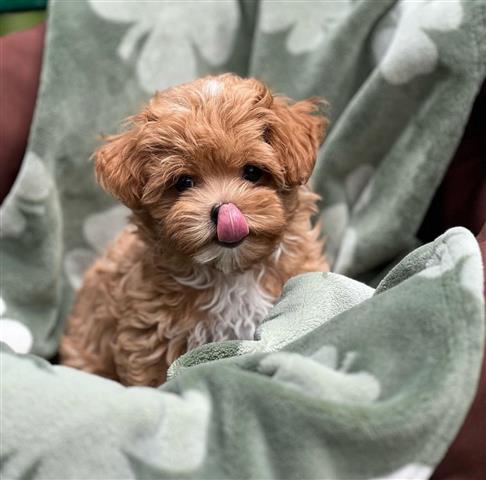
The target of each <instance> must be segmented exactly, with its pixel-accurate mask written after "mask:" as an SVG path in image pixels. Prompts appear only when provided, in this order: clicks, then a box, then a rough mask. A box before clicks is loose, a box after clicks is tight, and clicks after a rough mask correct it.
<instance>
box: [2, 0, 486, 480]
mask: <svg viewBox="0 0 486 480" xmlns="http://www.w3.org/2000/svg"><path fill="white" fill-rule="evenodd" d="M485 18H486V5H485V2H484V1H482V0H481V1H479V0H478V1H476V2H469V1H464V2H461V1H460V0H448V1H427V0H421V1H418V2H417V1H407V0H400V1H396V2H395V1H393V0H383V1H380V2H366V1H353V0H340V1H322V2H319V1H309V2H307V1H295V2H281V3H279V4H278V8H277V4H276V3H275V2H270V1H266V0H263V1H261V2H253V1H245V0H241V1H240V2H237V1H233V0H227V1H223V2H221V1H215V2H198V1H195V2H165V3H158V2H147V3H143V2H142V3H140V4H137V5H135V4H133V3H130V2H101V1H95V0H89V1H86V2H81V1H80V2H61V1H52V2H50V3H49V23H48V28H47V32H48V33H47V44H46V51H45V56H44V65H43V71H42V77H41V87H40V92H39V95H38V101H37V106H36V112H35V118H34V122H33V125H32V129H31V134H30V139H29V145H28V149H27V152H26V155H25V158H24V160H23V164H22V169H21V172H20V174H19V176H18V178H17V181H16V183H15V185H14V188H13V189H12V191H11V192H10V194H9V196H8V197H7V199H6V200H5V202H4V203H3V205H2V207H1V217H2V225H1V232H0V254H1V261H2V285H1V286H2V290H1V297H0V312H1V314H2V319H1V320H0V322H1V323H0V336H1V339H2V340H4V341H5V342H6V343H7V344H8V345H10V347H11V348H12V349H13V350H15V351H16V352H17V353H14V352H13V351H12V350H11V349H10V348H9V347H4V348H3V349H2V352H1V368H2V372H1V375H2V377H1V379H2V403H3V405H2V407H3V408H2V410H3V412H5V413H2V443H1V452H0V453H1V460H2V478H77V479H79V478H90V479H92V478H165V477H167V478H270V477H273V478H343V479H344V478H370V479H371V478H413V479H419V478H420V479H421V478H426V477H427V476H429V475H430V473H431V471H432V470H433V468H434V466H435V465H436V464H437V462H438V461H439V460H440V458H441V457H442V455H443V454H444V452H445V450H446V448H447V446H448V445H449V443H450V442H451V441H452V439H453V438H454V435H455V433H456V432H457V429H458V428H459V426H460V425H461V422H462V420H463V418H464V415H465V414H466V412H467V409H468V407H469V404H470V402H471V399H472V397H473V395H474V392H475V388H476V382H477V377H478V372H479V366H480V361H481V358H482V351H483V344H482V341H483V338H484V332H483V324H484V313H483V311H484V310H483V307H484V305H483V297H482V265H481V259H480V255H479V250H478V246H477V244H476V242H475V240H474V238H473V236H472V235H471V234H470V233H469V232H468V231H466V230H464V229H453V230H450V231H448V232H447V233H445V234H444V235H443V236H442V237H440V238H438V239H437V240H436V241H435V242H433V243H432V244H428V245H425V246H421V247H419V248H417V249H415V248H416V247H418V245H419V242H418V240H417V238H416V232H417V229H418V227H419V225H420V223H421V221H422V219H423V216H424V214H425V211H426V209H427V207H428V205H429V203H430V200H431V198H432V196H433V194H434V192H435V189H436V187H437V185H438V183H439V182H440V179H441V176H442V174H443V172H444V171H445V169H446V168H447V165H448V163H449V161H450V159H451V157H452V154H453V152H454V149H455V148H456V146H457V144H458V141H459V139H460V137H461V134H462V131H463V128H464V125H465V122H466V120H467V118H468V113H469V110H470V108H471V105H472V102H473V99H474V97H475V94H476V93H477V90H478V88H479V86H480V84H481V82H482V81H483V79H484V76H485V71H486V38H485V36H486V34H485V32H486V29H485V24H484V19H485ZM221 71H234V72H236V73H239V74H241V75H245V76H247V75H255V76H258V77H260V78H262V79H264V80H266V81H267V82H268V83H269V84H270V85H271V86H272V87H273V88H274V89H275V90H277V91H280V92H283V93H285V94H286V95H288V96H291V97H294V98H297V99H299V98H304V97H306V96H311V95H320V96H324V97H326V99H327V100H328V101H329V104H330V106H331V107H330V110H329V116H330V119H331V129H330V132H329V137H328V140H327V142H326V144H325V146H324V148H323V149H322V152H321V153H320V159H319V162H318V166H317V169H316V172H315V175H314V177H313V184H314V187H315V189H316V190H317V191H318V192H319V193H320V194H321V195H322V197H323V201H322V205H321V215H322V219H323V225H324V232H323V233H324V234H325V235H326V236H327V251H328V255H329V258H330V261H331V264H332V265H333V271H334V272H335V273H331V274H327V275H323V274H309V275H304V276H300V277H297V278H295V279H292V280H291V281H290V282H289V283H288V284H287V286H286V289H285V292H284V295H283V296H282V298H281V300H280V301H279V302H278V304H277V305H276V307H275V308H274V309H273V310H272V312H271V313H270V315H269V316H268V318H267V319H266V321H265V323H264V324H263V325H262V327H261V328H260V330H259V333H258V338H256V339H255V341H251V342H225V343H221V344H212V345H207V346H204V347H202V348H200V349H198V350H195V351H193V352H191V353H190V354H188V355H186V356H184V357H182V358H181V359H179V361H177V362H176V363H175V364H174V365H173V366H172V368H171V379H170V380H169V381H168V382H167V383H166V384H164V385H163V386H161V387H160V388H159V389H147V388H125V387H122V386H120V385H118V384H115V383H113V382H110V381H108V380H105V379H102V378H98V377H94V376H92V375H87V374H84V373H82V372H78V371H74V370H71V369H67V368H63V367H57V366H50V365H49V364H48V363H47V362H46V361H44V360H42V359H41V357H44V358H49V357H51V356H52V355H53V354H55V352H56V350H57V342H58V338H59V334H60V332H61V330H62V327H63V321H64V319H65V317H66V314H67V312H68V310H69V308H70V305H71V303H72V296H73V291H74V290H75V289H76V288H77V287H78V286H79V284H80V282H81V278H82V274H83V272H84V270H85V268H86V266H87V265H89V263H90V262H91V261H92V260H93V259H94V258H95V256H96V255H97V254H98V253H99V252H100V251H101V250H103V249H104V247H105V246H106V244H107V243H108V242H109V241H110V240H111V238H112V237H113V236H114V234H115V233H116V232H117V231H118V230H119V229H120V228H121V227H122V226H123V225H124V223H125V221H126V214H127V212H126V210H125V209H124V208H122V207H120V206H117V205H114V204H113V201H112V200H111V199H109V198H108V197H107V196H106V195H105V194H104V193H102V191H101V190H100V189H99V188H97V187H96V185H95V184H94V181H93V178H92V167H91V165H90V163H89V161H88V157H89V155H90V153H91V151H92V150H93V149H94V147H95V146H96V144H97V142H98V140H97V135H98V134H100V133H110V132H113V131H114V130H116V128H117V124H118V123H119V121H120V119H122V118H123V117H124V116H126V115H128V114H130V113H132V112H133V111H135V110H136V109H137V108H138V107H139V106H140V104H141V103H142V102H143V101H145V100H146V99H147V98H148V97H149V96H150V94H151V93H152V92H153V90H155V89H162V88H165V87H168V86H170V85H172V84H175V83H180V82H183V81H186V80H190V79H192V78H194V77H197V76H200V75H203V74H207V73H212V72H221ZM414 249H415V250H414ZM412 250H413V251H412ZM411 251H412V253H409V252H411ZM407 254H408V255H407ZM394 265H395V266H394ZM358 280H359V281H358ZM362 282H365V283H362ZM370 285H372V286H376V290H374V289H373V288H372V287H371V286H370ZM26 353H30V354H32V355H25V354H26Z"/></svg>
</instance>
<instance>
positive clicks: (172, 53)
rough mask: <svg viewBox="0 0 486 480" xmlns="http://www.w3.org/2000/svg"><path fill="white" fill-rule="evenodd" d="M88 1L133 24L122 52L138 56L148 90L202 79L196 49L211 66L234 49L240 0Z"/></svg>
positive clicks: (96, 8) (111, 16) (107, 15)
mask: <svg viewBox="0 0 486 480" xmlns="http://www.w3.org/2000/svg"><path fill="white" fill-rule="evenodd" d="M89 3H90V5H91V7H92V9H93V10H94V11H95V13H96V14H97V15H99V16H100V17H102V18H104V19H107V20H110V21H112V22H125V23H131V24H132V26H131V27H130V29H129V30H128V31H127V33H126V34H125V36H124V37H123V39H122V41H121V43H120V45H119V47H118V55H119V56H120V57H121V58H122V59H123V60H124V61H128V60H129V59H131V58H132V56H133V55H137V61H136V71H137V78H138V80H139V82H140V84H141V86H142V87H143V88H144V90H146V91H147V92H149V93H153V92H154V91H155V90H164V89H165V88H168V87H170V86H172V85H177V84H179V83H184V82H187V81H190V80H192V79H194V78H195V77H197V76H198V75H199V74H200V73H201V72H198V65H197V56H196V52H195V51H196V50H198V51H199V52H200V54H201V55H202V57H203V58H204V59H205V60H206V61H207V62H209V64H211V66H213V67H218V66H220V65H222V64H223V63H224V62H225V61H226V60H228V58H229V56H230V54H231V52H232V49H233V44H234V40H235V37H236V31H237V28H238V22H239V9H238V4H237V2H236V1H235V0H229V1H228V0H227V1H225V2H220V1H204V2H200V1H184V2H147V3H144V5H143V7H142V8H141V6H140V5H139V4H138V3H137V2H125V1H120V0H114V1H110V2H106V1H100V0H90V1H89ZM188 16H191V18H192V20H191V22H188V21H187V17H188ZM140 44H142V46H141V47H139V46H140ZM139 48H140V51H139V52H136V51H137V50H138V49H139Z"/></svg>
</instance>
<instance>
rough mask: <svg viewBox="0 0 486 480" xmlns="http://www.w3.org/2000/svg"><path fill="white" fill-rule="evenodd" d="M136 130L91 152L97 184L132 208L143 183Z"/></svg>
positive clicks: (111, 139) (120, 135)
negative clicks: (92, 153)
mask: <svg viewBox="0 0 486 480" xmlns="http://www.w3.org/2000/svg"><path fill="white" fill-rule="evenodd" d="M138 130H139V128H138V127H133V128H132V129H131V130H128V131H127V132H124V133H121V134H118V135H111V136H109V137H106V140H107V142H106V143H105V144H104V145H102V146H101V147H100V148H98V150H96V151H95V153H94V158H95V171H96V179H97V180H98V183H99V184H100V185H101V186H102V187H103V188H104V189H105V190H106V191H107V192H108V193H110V194H111V195H113V196H114V197H115V198H118V199H119V200H121V201H122V202H123V203H124V204H125V205H126V206H127V207H129V208H135V207H136V206H137V205H138V202H139V200H140V198H141V195H142V187H143V184H144V179H143V176H144V172H143V163H144V162H143V159H142V158H141V155H140V154H139V152H138V149H137V135H138Z"/></svg>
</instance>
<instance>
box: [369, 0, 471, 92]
mask: <svg viewBox="0 0 486 480" xmlns="http://www.w3.org/2000/svg"><path fill="white" fill-rule="evenodd" d="M462 16H463V12H462V6H461V2H460V0H448V1H447V2H438V1H433V0H400V1H399V2H397V4H396V5H395V7H394V8H393V9H392V10H391V11H390V12H389V13H388V15H387V16H386V17H385V18H384V19H383V20H382V22H381V25H379V26H378V28H377V29H376V33H375V34H374V37H373V41H372V50H373V56H374V58H375V62H376V63H377V64H379V68H380V70H381V72H382V74H383V76H384V77H385V79H386V80H387V81H388V82H389V83H391V84H393V85H401V84H404V83H407V82H409V81H410V80H412V79H413V78H415V77H417V76H418V75H424V74H427V73H431V72H433V71H434V70H435V69H436V68H437V65H438V63H439V51H438V49H437V45H436V44H435V43H434V41H433V40H432V39H431V37H430V34H429V33H428V32H429V31H431V32H433V31H434V30H435V31H447V30H455V29H457V28H459V26H460V25H461V22H462Z"/></svg>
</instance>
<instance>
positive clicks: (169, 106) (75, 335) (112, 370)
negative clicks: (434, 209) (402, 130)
mask: <svg viewBox="0 0 486 480" xmlns="http://www.w3.org/2000/svg"><path fill="white" fill-rule="evenodd" d="M318 103H319V101H318V100H317V99H308V100H304V101H300V102H296V103H294V102H291V101H289V100H288V99H285V98H283V97H280V96H277V95H273V94H272V93H271V92H270V90H269V89H268V88H267V87H266V86H265V85H264V84H263V83H262V82H260V81H258V80H255V79H243V78H240V77H237V76H235V75H232V74H226V75H221V76H216V77H206V78H202V79H200V80H196V81H194V82H192V83H187V84H185V85H181V86H178V87H174V88H170V89H169V90H166V91H164V92H161V93H157V94H156V95H155V96H154V97H153V98H152V100H151V101H150V103H149V104H148V106H147V107H146V108H144V109H143V110H142V111H141V112H140V113H139V114H138V115H135V116H133V117H131V118H130V119H129V122H128V124H127V128H126V131H124V132H123V133H121V134H119V135H114V136H111V137H109V138H108V141H107V143H106V144H105V145H104V146H102V147H101V148H100V149H99V150H98V151H97V152H95V166H96V175H97V179H98V181H99V183H100V184H101V186H102V187H103V188H104V189H105V190H106V191H108V192H109V193H110V194H112V195H113V196H114V197H116V198H117V199H119V200H121V201H122V202H123V203H124V204H125V205H127V206H128V207H129V208H130V209H131V210H132V212H133V215H132V217H131V220H132V225H131V226H129V227H127V228H126V229H125V230H124V231H123V232H122V233H121V234H120V235H119V236H118V237H117V238H116V240H115V241H114V243H113V244H112V245H111V247H110V248H109V249H108V250H107V251H106V253H105V254H104V256H103V257H102V258H100V259H99V260H98V261H97V262H96V263H95V264H94V265H93V266H92V267H91V268H90V269H89V270H88V272H87V273H86V275H85V278H84V283H83V285H82V287H81V289H80V291H79V292H78V295H77V299H76V302H75V306H74V310H73V313H72V315H71V317H70V318H69V320H68V325H67V331H66V333H65V335H64V337H63V338H62V340H61V358H62V361H63V363H64V364H65V365H69V366H72V367H76V368H80V369H82V370H86V371H88V372H92V373H96V374H99V375H103V376H105V377H108V378H112V379H115V380H118V381H120V382H121V383H123V384H125V385H149V386H157V385H160V384H161V383H162V382H163V381H164V380H165V378H166V372H167V368H168V366H169V365H170V364H171V363H172V362H173V361H174V360H175V359H176V358H177V357H179V356H180V355H182V354H183V353H185V352H186V351H188V350H191V349H193V348H195V347H197V346H199V345H202V344H205V343H207V342H214V341H221V340H228V339H253V337H254V334H255V330H256V328H257V327H258V325H259V324H260V322H261V321H262V320H263V318H264V317H265V315H266V314H267V312H268V311H269V309H270V308H271V306H272V304H273V303H274V301H275V299H276V298H277V297H278V296H279V295H280V293H281V291H282V286H283V284H284V283H285V282H286V281H287V280H288V279H289V278H290V277H292V276H294V275H297V274H299V273H303V272H310V271H327V270H328V266H327V264H326V261H325V259H324V256H323V245H322V242H321V241H320V240H319V231H318V228H317V227H314V228H313V227H312V225H311V216H312V215H313V214H314V213H315V212H316V201H317V200H318V196H317V195H316V194H314V193H312V192H311V191H310V190H309V188H308V187H307V186H306V183H307V181H308V179H309V176H310V175H311V172H312V169H313V167H314V163H315V160H316V153H317V149H318V147H319V145H320V144H321V142H322V140H323V137H324V131H325V128H326V120H325V118H324V117H322V116H320V115H319V114H318V108H317V105H318Z"/></svg>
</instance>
